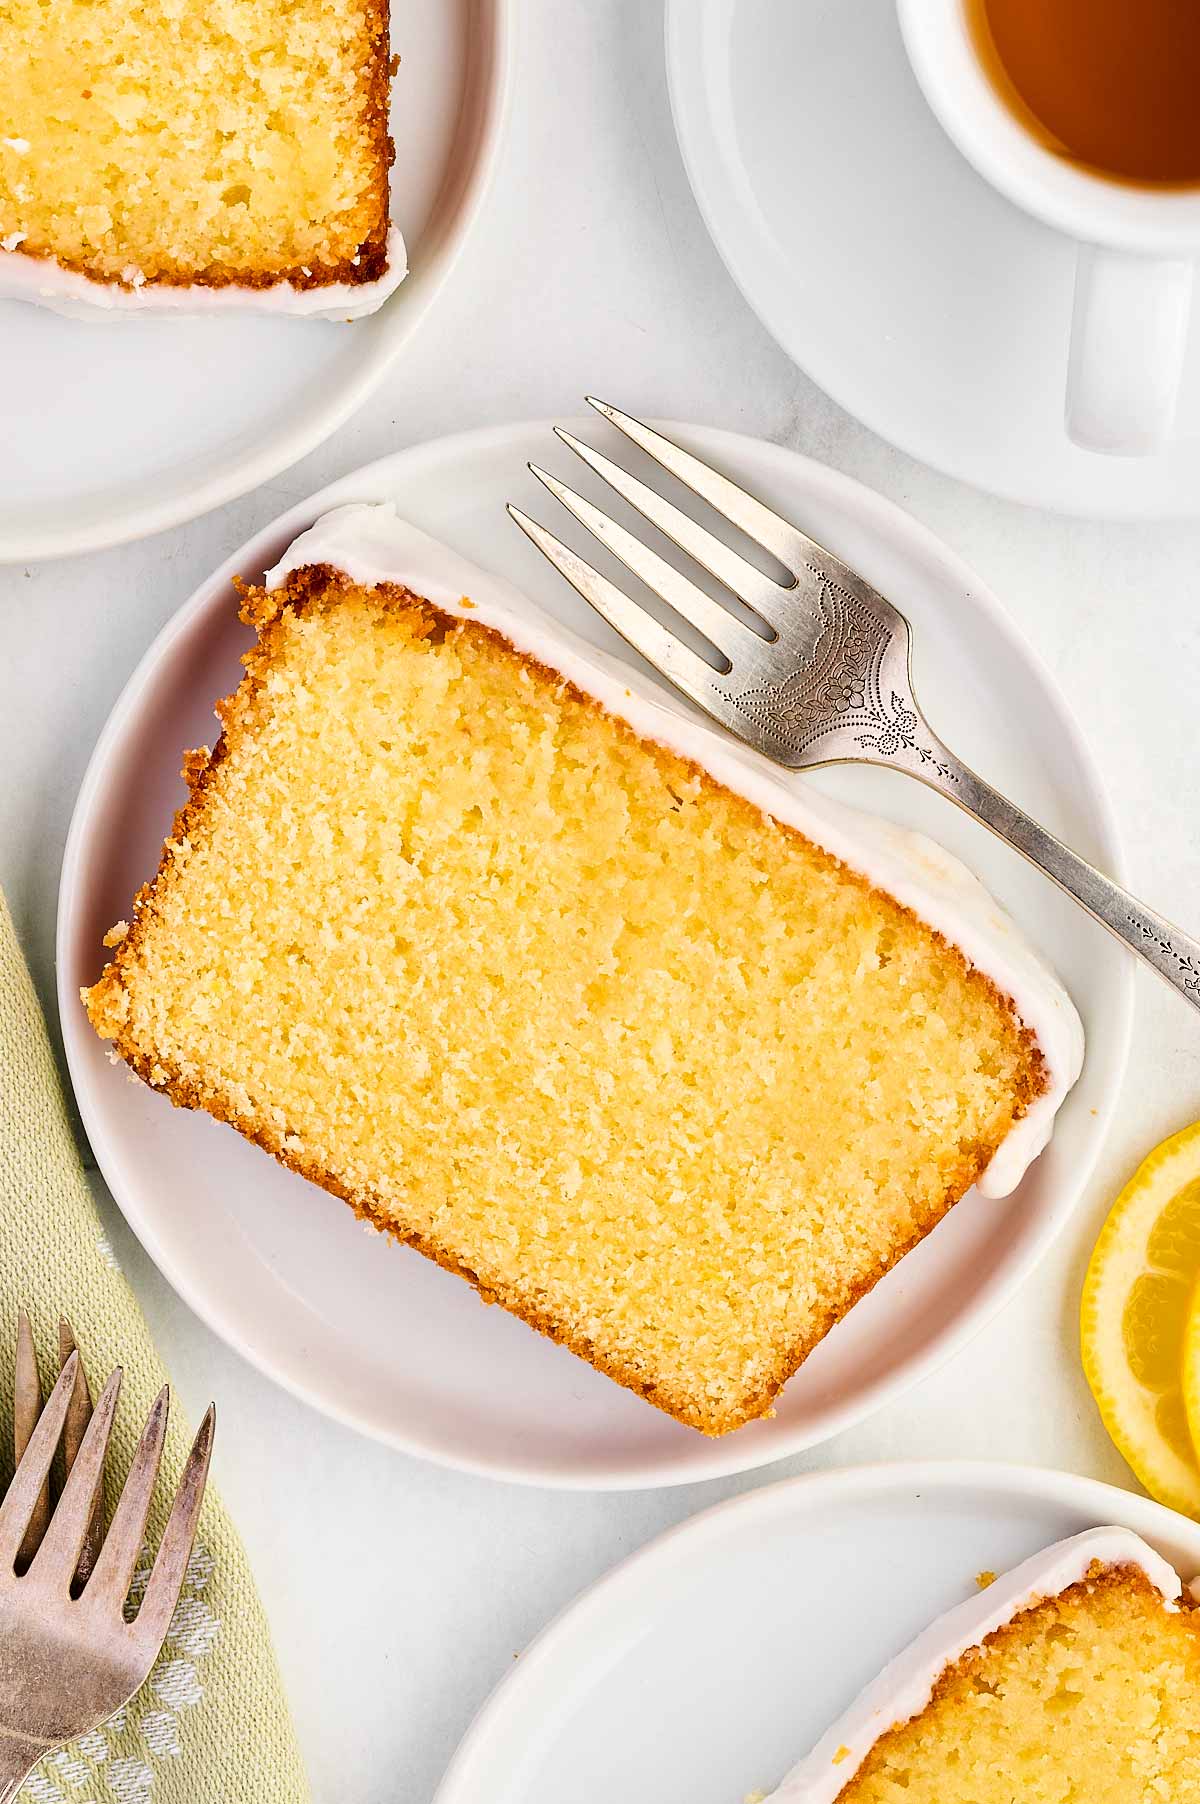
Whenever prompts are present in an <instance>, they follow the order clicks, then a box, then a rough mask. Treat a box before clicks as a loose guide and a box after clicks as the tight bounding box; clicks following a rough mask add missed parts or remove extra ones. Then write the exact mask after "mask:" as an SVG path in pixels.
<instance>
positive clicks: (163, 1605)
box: [133, 1403, 217, 1649]
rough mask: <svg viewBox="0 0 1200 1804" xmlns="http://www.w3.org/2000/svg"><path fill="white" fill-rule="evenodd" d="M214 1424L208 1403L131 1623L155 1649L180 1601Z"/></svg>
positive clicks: (140, 1636) (201, 1496)
mask: <svg viewBox="0 0 1200 1804" xmlns="http://www.w3.org/2000/svg"><path fill="white" fill-rule="evenodd" d="M216 1424H217V1412H216V1407H215V1405H214V1404H211V1403H210V1404H209V1406H208V1409H207V1411H206V1412H205V1416H204V1420H203V1422H201V1424H200V1428H199V1432H198V1433H197V1435H196V1438H195V1440H194V1441H193V1442H192V1451H191V1452H190V1453H189V1454H188V1457H187V1465H186V1466H185V1467H184V1468H183V1477H182V1478H181V1479H180V1481H179V1489H178V1490H177V1491H176V1493H175V1502H174V1503H173V1504H172V1506H171V1514H170V1516H169V1517H168V1519H167V1526H166V1528H165V1529H164V1530H163V1538H162V1541H161V1543H160V1545H159V1549H158V1557H157V1559H156V1560H155V1562H154V1570H153V1571H152V1572H151V1574H150V1579H149V1582H148V1583H147V1585H146V1590H145V1593H144V1595H143V1597H142V1602H141V1607H140V1608H139V1610H138V1613H137V1617H136V1619H135V1621H134V1624H133V1629H134V1633H135V1635H136V1636H137V1637H138V1639H139V1640H141V1641H142V1642H144V1644H145V1645H147V1646H149V1645H151V1644H152V1645H153V1646H154V1647H155V1648H156V1649H157V1648H158V1647H159V1646H161V1644H162V1640H163V1637H164V1636H165V1635H166V1632H167V1629H168V1628H169V1627H170V1623H171V1617H172V1616H173V1615H174V1613H175V1605H176V1604H177V1603H178V1602H179V1591H180V1587H181V1586H182V1584H183V1579H184V1574H185V1573H186V1571H187V1563H188V1560H189V1559H190V1558H191V1554H192V1543H193V1541H194V1540H195V1539H196V1524H197V1523H198V1521H199V1520H200V1505H201V1504H202V1503H203V1501H204V1485H205V1481H206V1479H207V1478H208V1465H209V1461H210V1459H211V1458H212V1444H213V1435H214V1433H215V1432H216Z"/></svg>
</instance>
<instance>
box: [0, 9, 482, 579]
mask: <svg viewBox="0 0 1200 1804" xmlns="http://www.w3.org/2000/svg"><path fill="white" fill-rule="evenodd" d="M516 11H517V0H403V4H397V5H396V6H394V8H393V25H392V44H393V48H394V49H395V50H396V51H397V52H398V53H399V55H400V56H401V59H402V60H401V64H400V68H399V71H398V73H397V75H396V79H395V81H394V83H393V120H392V134H393V137H394V138H395V141H396V146H397V155H396V161H395V163H394V164H393V166H392V176H391V184H392V216H393V218H394V219H395V220H396V222H397V224H398V225H399V226H400V228H401V230H402V231H403V233H404V238H405V242H406V244H407V246H408V261H409V273H408V275H407V276H406V278H405V280H404V281H403V282H402V283H401V284H400V286H399V288H398V289H397V290H396V292H395V294H394V295H392V296H391V297H390V298H389V299H388V300H387V301H386V302H385V303H384V305H383V306H382V307H381V308H380V310H379V312H378V313H376V314H373V315H372V316H371V317H370V318H368V319H363V320H358V321H356V322H355V323H354V324H353V325H345V324H343V323H338V322H330V321H320V320H298V319H279V318H274V317H261V316H260V317H257V318H256V317H255V316H253V315H251V314H243V315H236V314H234V315H231V316H229V317H226V316H224V315H222V316H220V317H217V318H214V317H211V316H210V317H206V318H197V319H152V318H144V317H142V318H137V319H130V318H118V319H114V318H103V317H102V318H99V319H97V320H95V321H84V320H68V319H60V318H59V317H58V316H57V315H55V314H53V313H49V312H47V311H46V310H45V309H43V308H40V307H31V306H29V305H27V304H26V303H24V302H18V301H4V302H0V392H2V393H3V396H4V404H3V410H4V431H3V433H2V434H0V563H32V562H35V561H37V560H39V559H43V558H51V557H61V556H64V555H65V554H67V553H70V552H83V551H96V550H99V549H100V548H101V547H103V546H107V545H119V544H122V543H123V542H124V541H126V540H128V539H137V538H142V537H144V536H145V535H146V534H147V533H153V532H161V531H163V530H164V528H166V527H169V526H176V525H178V524H179V522H180V521H181V520H191V519H194V518H195V517H196V515H197V514H202V513H206V512H207V511H208V510H209V509H210V508H214V507H218V506H220V504H221V503H222V502H225V501H230V500H232V499H233V497H234V496H235V495H242V494H245V492H246V491H247V490H248V489H252V488H255V487H257V485H258V484H260V483H263V482H266V481H268V480H269V479H270V478H271V477H272V476H275V475H277V474H278V472H279V471H280V470H283V469H286V468H287V466H288V465H289V464H292V463H295V462H296V460H297V458H300V457H303V456H304V455H305V454H306V452H309V451H311V450H312V449H313V447H314V446H315V445H318V444H320V442H321V440H322V439H325V438H328V436H329V434H330V433H331V432H333V431H334V430H335V428H336V427H338V426H340V425H341V424H342V422H343V420H346V419H348V418H349V417H350V415H351V414H352V413H353V412H354V410H355V409H356V408H357V407H359V406H361V405H362V403H363V401H364V400H365V399H366V397H367V396H368V395H369V394H370V392H371V390H372V389H373V388H374V387H375V385H376V384H377V383H378V382H379V381H380V379H381V378H382V376H383V374H384V372H385V371H386V370H387V368H388V366H389V364H390V363H391V361H392V359H393V358H394V357H395V356H396V354H397V353H398V352H399V350H400V348H401V347H402V345H403V344H404V342H405V340H406V339H407V338H408V337H409V335H410V333H412V332H413V330H414V329H415V327H416V326H417V324H418V323H419V322H420V320H421V319H422V318H423V317H424V315H425V313H426V311H427V309H428V308H429V306H430V305H431V303H432V302H433V300H434V298H435V296H436V295H437V293H438V290H439V289H440V288H441V286H442V283H443V282H444V281H445V279H446V277H447V275H448V274H449V272H450V270H451V269H452V268H453V266H454V263H455V260H456V258H457V256H458V253H459V251H460V249H461V248H462V245H463V242H464V239H465V237H466V233H467V231H468V229H469V227H470V225H471V222H472V220H473V219H474V218H475V216H476V214H477V213H478V211H479V207H480V204H481V202H482V200H483V197H484V194H485V192H486V190H487V186H488V182H489V180H490V177H491V172H492V168H493V166H494V164H495V161H496V152H497V148H498V145H499V141H500V135H501V131H502V128H503V123H504V118H505V113H506V108H507V102H508V94H509V90H510V87H511V79H510V78H511V71H512V66H513V60H514V39H515V34H516V23H515V21H516Z"/></svg>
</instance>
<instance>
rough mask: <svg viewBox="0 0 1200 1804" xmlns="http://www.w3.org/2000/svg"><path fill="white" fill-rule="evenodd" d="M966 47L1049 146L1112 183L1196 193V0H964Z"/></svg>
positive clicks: (1199, 39) (1199, 26)
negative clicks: (969, 44) (967, 31)
mask: <svg viewBox="0 0 1200 1804" xmlns="http://www.w3.org/2000/svg"><path fill="white" fill-rule="evenodd" d="M963 3H964V6H965V8H966V13H967V20H968V24H969V27H970V31H971V37H972V40H973V42H974V46H975V51H976V54H977V56H978V57H979V60H980V62H981V64H982V65H983V67H984V69H985V70H986V72H987V75H988V78H989V80H990V81H991V83H992V85H993V87H994V88H995V89H996V90H997V92H998V93H999V95H1000V96H1001V98H1002V99H1003V101H1004V103H1005V105H1006V106H1007V107H1008V109H1009V111H1010V112H1011V113H1013V114H1014V115H1015V116H1016V118H1017V119H1018V120H1019V121H1020V122H1021V124H1022V125H1023V126H1024V127H1025V129H1026V130H1027V131H1029V132H1030V133H1031V135H1032V136H1033V137H1035V138H1036V139H1037V140H1038V141H1039V142H1041V143H1042V144H1044V145H1045V146H1046V148H1047V149H1049V150H1052V151H1054V152H1055V153H1056V154H1057V155H1059V156H1061V157H1065V158H1067V159H1068V160H1069V161H1070V162H1072V163H1075V164H1077V165H1079V166H1081V167H1082V168H1085V169H1088V170H1091V171H1092V172H1093V173H1095V174H1098V175H1102V176H1107V177H1108V178H1109V179H1110V180H1113V181H1117V182H1122V183H1132V184H1135V185H1137V186H1142V187H1156V188H1157V187H1193V186H1200V0H963Z"/></svg>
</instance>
